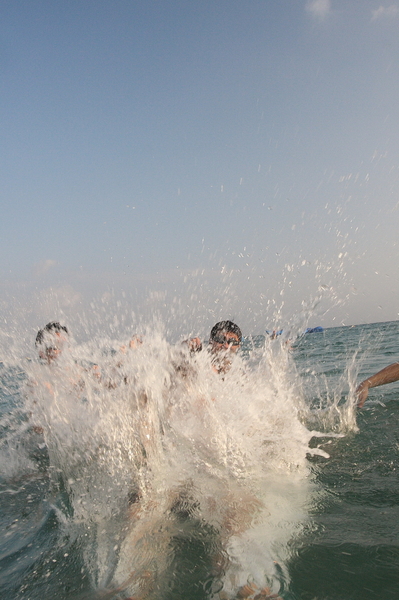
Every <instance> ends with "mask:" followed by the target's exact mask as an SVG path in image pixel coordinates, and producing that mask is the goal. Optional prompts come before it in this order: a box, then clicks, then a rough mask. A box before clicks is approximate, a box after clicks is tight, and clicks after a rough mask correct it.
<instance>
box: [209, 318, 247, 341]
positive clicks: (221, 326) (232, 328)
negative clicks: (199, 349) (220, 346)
mask: <svg viewBox="0 0 399 600" xmlns="http://www.w3.org/2000/svg"><path fill="white" fill-rule="evenodd" d="M219 333H235V334H236V336H238V339H239V341H240V342H241V339H242V333H241V329H240V328H239V327H238V325H236V324H235V323H233V321H219V323H216V325H214V326H213V327H212V329H211V335H210V341H212V340H213V338H214V337H216V336H217V335H218V334H219Z"/></svg>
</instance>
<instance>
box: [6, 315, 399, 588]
mask: <svg viewBox="0 0 399 600" xmlns="http://www.w3.org/2000/svg"><path fill="white" fill-rule="evenodd" d="M275 343H276V346H275V348H273V347H272V345H271V343H270V341H269V340H268V339H267V338H266V340H265V338H263V337H262V336H258V337H256V338H254V339H253V340H250V339H248V340H247V341H246V348H244V361H243V363H244V365H245V364H248V365H249V366H248V369H249V377H251V373H253V375H252V377H253V378H255V381H256V386H254V388H253V389H254V390H256V392H257V393H259V386H261V384H262V382H265V381H266V379H267V378H270V379H271V378H272V377H275V378H276V381H277V382H279V381H280V380H281V379H284V377H285V376H286V375H287V373H288V372H289V374H290V377H294V381H295V386H296V387H295V388H294V389H297V390H298V394H297V396H298V398H297V400H296V396H295V398H294V401H293V404H292V406H294V408H295V415H293V416H292V423H291V425H290V427H291V429H288V430H287V432H286V431H285V429H284V426H281V424H279V421H281V420H282V419H285V420H286V421H288V420H289V419H290V418H291V417H290V412H289V411H290V410H292V408H291V405H290V408H289V409H287V407H286V405H285V398H286V397H285V394H286V393H288V392H287V391H286V388H285V387H284V382H283V383H276V384H275V385H274V387H273V389H272V390H271V391H270V394H269V392H268V394H269V395H268V396H267V401H268V403H269V404H266V405H265V406H266V408H267V409H269V407H272V406H273V407H274V410H275V411H276V410H277V411H279V410H280V407H281V412H279V414H278V418H275V416H274V415H272V414H271V413H268V410H265V411H264V412H263V411H262V410H261V409H262V406H263V404H262V398H261V395H259V401H258V404H254V407H259V414H253V413H252V418H253V419H254V427H256V426H257V424H258V421H261V420H262V419H263V420H264V421H265V425H264V426H265V428H266V423H267V422H270V421H272V420H273V419H275V421H273V427H272V428H271V431H272V432H273V431H277V429H278V427H280V429H279V430H278V431H279V436H280V438H279V439H278V440H277V441H276V440H275V439H273V440H272V437H270V434H269V437H270V440H272V441H273V444H274V445H273V448H272V450H271V451H270V453H269V454H268V455H267V456H268V457H269V461H270V464H268V465H266V464H264V463H262V461H261V458H260V456H261V455H260V454H259V462H260V465H259V469H260V470H262V467H263V466H264V467H265V469H266V467H267V468H270V469H271V470H270V471H268V474H267V482H268V486H269V488H270V489H271V491H272V492H273V494H271V495H269V496H267V497H268V498H269V501H270V506H269V507H268V514H270V519H273V524H272V526H271V525H270V524H268V517H266V518H265V525H264V528H263V529H262V527H260V528H259V529H258V530H257V533H256V535H257V536H258V537H256V538H255V537H254V536H253V537H251V536H249V537H248V538H245V539H246V540H247V541H246V544H243V545H242V548H241V549H240V552H241V554H240V556H241V557H242V558H243V561H244V562H245V565H248V564H249V565H251V564H252V563H254V564H255V562H256V561H257V560H258V559H259V556H260V562H261V561H262V557H263V554H260V555H259V554H257V550H256V548H255V549H254V547H252V546H251V544H254V543H255V541H256V540H257V541H259V536H261V537H262V536H263V539H261V540H260V542H261V543H260V547H262V548H263V549H264V551H265V554H264V556H265V557H266V556H268V555H269V554H270V556H271V558H272V559H273V561H274V564H275V567H274V572H273V576H272V575H270V580H272V579H273V578H274V584H273V585H274V587H273V590H272V591H274V592H275V593H276V594H278V595H279V596H280V597H281V598H284V599H285V600H316V599H317V600H351V599H353V600H364V599H372V598H376V599H380V598H381V599H382V598H384V599H387V598H392V599H398V598H399V476H398V468H399V384H396V383H395V384H390V385H387V386H382V387H379V388H375V389H373V390H370V394H369V398H368V400H367V402H366V404H365V406H364V408H363V409H362V410H361V411H359V412H358V413H357V414H356V412H355V413H354V411H353V399H352V400H351V397H350V390H351V389H352V390H353V386H354V385H355V383H356V381H357V382H360V381H361V380H362V379H364V378H365V377H367V376H369V375H370V374H372V373H374V372H376V371H378V370H379V369H381V368H383V367H384V366H386V365H388V364H390V363H392V362H395V361H396V360H398V357H399V322H390V323H376V324H372V325H362V326H355V327H339V328H331V329H326V330H324V331H323V332H321V333H313V334H306V335H302V336H300V337H299V339H297V340H296V341H295V342H294V343H293V346H292V348H291V349H290V350H287V349H285V348H282V347H281V344H280V342H279V340H277V341H276V342H275ZM277 344H278V346H277ZM264 347H265V348H266V350H267V351H266V350H265V354H267V361H266V360H265V363H266V362H267V369H266V367H265V370H264V371H262V372H261V374H259V371H257V369H258V365H259V364H263V363H262V360H263V358H262V357H263V356H264V355H263V354H262V352H263V348H264ZM251 352H252V354H251ZM248 353H249V355H250V356H249V359H247V358H246V356H247V354H248ZM282 353H284V354H282ZM282 356H284V357H286V360H287V361H288V363H289V366H288V367H287V368H282V367H281V368H280V365H281V362H282ZM284 360H285V358H284ZM246 361H247V362H246ZM96 362H97V361H96ZM29 369H30V367H29V366H28V367H27V366H26V364H25V363H24V361H23V359H22V358H21V359H19V358H18V357H14V358H13V360H10V359H7V360H4V361H3V363H2V364H1V365H0V374H1V399H0V410H1V428H0V435H1V439H0V444H1V445H0V461H1V463H0V467H1V472H0V532H1V535H0V598H2V600H20V599H31V600H38V599H45V600H47V599H53V598H57V599H59V600H69V599H71V600H72V599H76V600H78V599H83V598H92V599H94V598H114V599H117V598H120V599H124V598H131V597H136V596H132V592H131V591H129V590H128V588H127V587H126V589H123V586H122V585H119V589H117V588H118V586H117V584H116V583H115V581H116V579H115V577H114V576H115V573H117V569H118V564H120V562H121V560H122V559H121V550H120V548H121V539H122V538H123V536H124V535H126V519H127V514H129V513H128V511H129V506H131V505H129V501H128V500H126V498H128V497H129V493H130V492H129V489H128V487H126V486H125V484H124V480H123V477H122V474H123V473H124V471H123V464H124V462H126V461H127V460H128V454H129V453H128V449H127V448H124V447H123V446H124V443H125V442H124V440H125V439H127V438H123V437H122V436H121V439H118V445H117V446H115V447H117V450H118V452H119V453H120V458H119V460H120V462H119V463H118V469H119V471H118V473H119V474H120V477H119V479H118V481H116V478H115V474H114V473H115V471H113V472H112V473H111V471H110V469H111V463H110V462H107V461H109V456H107V455H106V451H104V452H102V449H104V448H105V450H107V447H106V442H105V441H104V440H105V439H107V444H110V443H111V442H110V441H109V439H111V438H110V437H109V438H105V434H104V433H103V432H104V431H106V432H107V435H109V436H110V435H111V434H110V433H109V432H111V433H112V432H114V433H115V431H116V430H117V427H118V422H117V421H116V420H115V419H114V420H113V417H114V415H113V414H112V413H114V412H115V410H114V409H112V410H110V413H111V414H109V413H107V412H106V411H104V410H103V411H102V412H101V411H100V412H96V413H92V414H93V415H94V414H95V415H96V422H95V427H94V421H93V422H90V423H81V421H82V420H84V413H83V409H84V410H86V408H87V406H88V405H90V406H91V404H90V403H92V404H93V406H95V402H96V396H95V392H96V390H94V388H93V390H94V391H93V390H89V391H90V392H92V391H93V393H92V396H93V398H92V397H91V396H90V394H89V393H88V392H87V397H85V398H84V402H85V404H84V405H82V410H81V412H79V411H78V409H74V408H71V406H66V408H65V415H64V416H65V422H64V424H63V426H65V427H67V426H68V427H70V430H69V429H68V430H66V429H65V430H64V429H63V430H61V429H59V430H57V432H56V433H57V436H58V437H57V444H59V445H58V446H54V448H56V449H57V452H58V454H57V452H55V451H52V449H51V448H52V446H51V443H52V441H51V440H50V441H49V440H43V438H42V436H41V434H40V433H36V432H34V431H32V428H31V425H30V422H29V418H30V417H29V414H28V412H27V407H26V398H25V396H24V392H23V390H24V386H25V384H26V381H27V379H28V377H29V375H30V372H29ZM251 370H252V371H251ZM157 372H158V371H157ZM165 372H166V371H165ZM293 373H294V375H293ZM162 377H165V375H164V374H163V375H162ZM162 377H161V375H160V376H159V380H157V379H148V381H147V385H148V386H153V388H154V390H155V388H156V387H157V386H161V384H162V382H163V380H162ZM200 383H201V386H204V385H205V384H204V382H203V381H202V380H201V382H200ZM225 383H226V386H227V387H228V386H229V385H230V386H231V387H230V392H231V397H232V404H231V411H232V413H234V411H235V410H237V411H238V410H239V402H240V391H239V390H238V391H237V389H236V388H234V389H233V387H232V386H233V383H232V382H230V384H229V381H228V379H227V378H226V382H225ZM218 385H219V384H218ZM245 385H247V384H245ZM248 385H251V383H249V384H248ZM265 385H266V384H265ZM243 386H244V384H243ZM292 389H293V388H292V387H290V388H289V390H292ZM96 393H98V394H100V393H99V392H96ZM112 393H113V394H115V395H114V396H113V400H114V401H115V402H116V403H117V402H118V401H121V402H122V400H123V401H125V399H124V398H118V397H117V396H116V394H117V393H122V392H115V391H113V392H112ZM123 393H125V392H123ZM174 393H175V394H177V392H174ZM155 397H156V395H155V391H154V398H155ZM97 399H98V402H100V400H101V401H103V400H104V398H103V397H102V396H101V395H98V398H97ZM127 400H128V399H127ZM127 400H126V401H127ZM64 401H65V399H64ZM114 406H116V404H115V405H114ZM126 406H127V405H126ZM50 409H51V406H50V405H45V409H44V413H43V418H44V419H47V417H48V419H49V422H50V418H51V415H50ZM46 410H48V411H49V412H48V414H46V413H45V411H46ZM51 410H52V409H51ZM68 411H69V412H68ZM353 414H355V417H354V418H353V417H351V415H353ZM74 419H75V420H76V423H77V424H76V423H75V421H74ZM105 420H106V421H107V423H106V427H105V425H104V423H103V421H105ZM299 422H300V423H301V427H302V426H303V425H304V426H305V428H306V431H314V432H317V435H314V436H313V435H309V449H310V450H311V449H312V448H319V449H320V450H321V451H322V453H321V454H323V455H321V454H320V453H319V454H315V455H311V452H306V453H305V452H304V451H302V445H303V444H302V442H301V441H298V442H295V444H296V445H294V447H290V446H289V444H288V441H287V438H288V437H289V436H290V435H293V436H294V437H295V431H296V430H297V428H298V427H299V425H298V423H299ZM52 423H53V425H52V430H51V431H53V432H54V431H55V430H56V425H54V423H55V421H53V422H52ZM72 423H75V424H74V425H72ZM182 423H183V421H182ZM234 423H239V419H237V421H234ZM103 425H104V428H103V429H102V427H103ZM125 425H126V424H125V423H124V422H122V421H121V427H124V426H125ZM236 426H237V437H239V435H241V429H240V428H239V426H238V425H236ZM79 427H80V429H79ZM50 429H51V428H49V431H50ZM91 430H93V431H95V432H96V433H95V434H94V433H93V434H90V435H89V434H87V437H86V435H85V432H86V431H91ZM65 431H68V432H69V433H70V431H73V432H75V433H76V432H78V433H79V435H76V437H74V439H73V444H71V443H70V438H66V437H65V439H64V438H62V435H61V433H62V434H65ZM301 431H302V430H301ZM281 432H282V433H281ZM292 432H294V433H292ZM94 435H95V436H97V437H96V441H97V442H98V440H100V441H101V443H98V444H97V445H96V451H95V452H92V450H91V449H90V442H91V440H92V439H93V438H94ZM112 439H114V438H112ZM254 439H255V438H254ZM270 440H269V443H270V445H271V444H272V441H270ZM47 442H48V443H47ZM68 444H70V445H68ZM65 447H67V450H65V453H62V448H65ZM176 447H177V446H176ZM279 449H280V450H281V453H280V452H279ZM125 450H126V457H127V458H124V454H123V452H124V451H125ZM201 451H202V449H201ZM129 452H130V449H129ZM232 452H233V451H232ZM237 452H238V450H237ZM288 452H291V454H292V455H294V454H295V453H298V455H300V456H299V458H298V467H297V469H298V470H299V471H301V474H300V477H299V479H298V476H297V475H296V473H295V469H294V467H292V463H293V461H292V459H291V458H290V459H289V461H288V459H287V460H286V462H290V465H291V466H290V469H291V471H290V470H289V469H288V470H286V471H285V472H284V473H283V472H282V470H281V469H282V467H281V464H282V462H283V461H284V460H285V456H286V454H287V453H288ZM302 452H303V456H302V454H301V453H302ZM305 454H306V456H305ZM327 454H328V457H327ZM129 456H130V455H129ZM186 456H187V455H185V457H184V460H186ZM198 456H200V451H198ZM196 457H197V455H196ZM147 459H148V457H147ZM148 460H149V459H148ZM273 461H274V464H271V463H273ZM294 462H295V461H294ZM304 463H306V464H304ZM250 464H251V468H252V466H253V464H252V462H251V463H250ZM113 466H115V465H113ZM180 466H181V468H184V462H183V461H182V463H181V465H180ZM154 468H155V467H154ZM305 471H306V472H307V475H303V473H304V472H305ZM254 472H255V471H254ZM193 473H195V470H193V471H192V473H191V476H192V477H193V476H194V475H193ZM280 473H281V474H280ZM290 473H291V474H290ZM240 476H242V477H245V474H241V475H240ZM291 477H292V487H291V486H290V478H291ZM282 481H283V482H282ZM76 482H78V484H77V483H76ZM309 482H311V491H308V485H309ZM198 489H201V493H202V494H203V493H204V488H203V487H202V488H200V486H198ZM205 492H206V490H205ZM298 495H302V496H303V497H304V498H305V500H304V501H302V500H301V501H300V502H299V500H298ZM198 498H199V500H198V502H200V501H201V498H200V494H199V496H198ZM276 498H277V500H276ZM214 499H215V502H218V496H217V493H216V495H215V496H214ZM271 499H274V504H273V506H272V500H271ZM220 501H221V500H220ZM190 506H192V505H188V508H187V510H185V509H184V507H183V508H181V507H180V508H179V510H178V511H177V512H176V511H175V513H176V515H177V516H176V517H174V529H173V532H172V533H171V535H170V536H169V537H168V538H167V543H166V544H165V542H164V538H163V537H162V536H163V533H162V532H163V531H164V530H166V529H167V528H168V526H169V525H168V524H169V520H168V517H167V516H165V520H164V522H162V519H161V521H157V522H156V524H155V525H154V527H153V531H152V532H151V534H150V535H149V536H148V547H147V546H145V548H146V549H144V546H143V545H141V546H140V545H139V544H138V545H137V547H136V548H134V552H135V554H136V555H137V556H138V558H137V560H140V553H144V552H147V551H148V548H151V549H152V548H153V547H154V548H155V549H156V550H157V553H156V552H154V556H153V557H152V558H151V561H150V563H149V564H151V565H152V564H153V563H154V562H155V561H156V560H158V561H159V555H160V554H161V553H162V552H164V554H165V555H167V561H166V562H167V565H166V567H165V566H163V575H162V583H160V584H157V585H156V586H154V587H153V588H152V589H151V590H150V591H149V592H148V593H147V596H145V597H148V598H154V599H155V598H157V599H159V600H160V599H162V600H164V599H165V600H166V599H167V600H169V599H175V600H179V599H181V600H183V599H184V600H186V599H187V598H188V599H190V600H197V599H198V600H200V599H201V600H205V599H207V598H217V597H218V592H219V590H220V589H221V586H222V583H223V577H224V571H223V568H220V569H218V570H217V569H216V570H215V559H214V557H215V553H216V552H217V551H220V552H221V553H225V554H226V553H228V552H227V551H226V550H225V549H224V548H222V547H221V542H220V540H219V541H218V540H216V538H217V537H218V535H217V528H215V526H214V525H212V524H211V523H209V522H207V520H206V519H205V517H204V514H202V513H201V512H198V511H197V512H196V511H195V510H192V508H190ZM242 508H243V511H244V509H245V506H244V504H243V507H242ZM280 511H281V519H280ZM99 515H100V516H99ZM100 517H101V518H100ZM143 518H144V519H145V516H144V517H143ZM99 523H100V525H99ZM176 523H177V525H176ZM283 530H284V531H283ZM140 543H141V544H142V542H140ZM221 548H222V549H221ZM281 548H283V550H281ZM265 549H266V550H265ZM132 551H133V549H132ZM246 552H247V554H248V556H247V557H246V556H245V553H246ZM156 556H158V559H156V558H155V557H156ZM248 557H249V558H248ZM281 557H283V558H281ZM129 564H130V563H129ZM132 564H133V563H132ZM156 568H157V569H158V570H160V567H159V565H158V566H157V567H156ZM246 568H248V567H247V566H246ZM269 568H270V567H269V566H268V565H266V558H265V572H266V575H267V571H268V569H269ZM99 573H100V574H102V575H101V576H100V575H99ZM119 582H120V579H119ZM105 590H108V591H107V592H106V591H105ZM137 597H138V596H137Z"/></svg>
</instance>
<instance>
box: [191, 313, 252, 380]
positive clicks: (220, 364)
mask: <svg viewBox="0 0 399 600" xmlns="http://www.w3.org/2000/svg"><path fill="white" fill-rule="evenodd" d="M241 340H242V333H241V329H240V328H239V327H238V325H236V324H235V323H233V322H232V321H219V323H216V325H214V326H213V327H212V329H211V334H210V336H209V351H210V353H211V354H212V355H213V356H212V366H213V369H214V370H215V371H216V372H217V373H225V372H226V371H228V369H229V368H230V365H231V358H232V354H235V353H236V352H237V350H238V349H239V347H240V344H241ZM186 343H187V345H188V347H189V349H190V352H200V351H201V350H202V343H201V340H200V339H199V338H197V337H196V338H192V339H190V340H187V342H186Z"/></svg>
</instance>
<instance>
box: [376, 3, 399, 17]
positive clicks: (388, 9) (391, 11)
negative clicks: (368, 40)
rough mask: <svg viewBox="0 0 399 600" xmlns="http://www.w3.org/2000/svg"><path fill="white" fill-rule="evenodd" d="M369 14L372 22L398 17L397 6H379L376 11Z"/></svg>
mask: <svg viewBox="0 0 399 600" xmlns="http://www.w3.org/2000/svg"><path fill="white" fill-rule="evenodd" d="M371 14H372V17H371V20H372V21H376V20H377V19H385V18H389V17H397V16H398V15H399V6H398V5H397V4H391V6H380V7H379V8H377V9H376V10H372V11H371Z"/></svg>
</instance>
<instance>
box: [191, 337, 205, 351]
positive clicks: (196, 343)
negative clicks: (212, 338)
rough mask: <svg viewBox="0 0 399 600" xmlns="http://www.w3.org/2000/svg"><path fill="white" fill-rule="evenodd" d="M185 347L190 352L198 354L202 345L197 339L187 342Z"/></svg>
mask: <svg viewBox="0 0 399 600" xmlns="http://www.w3.org/2000/svg"><path fill="white" fill-rule="evenodd" d="M187 345H188V348H189V350H190V352H200V351H201V350H202V343H201V340H200V339H199V338H198V337H195V338H191V340H187Z"/></svg>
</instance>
